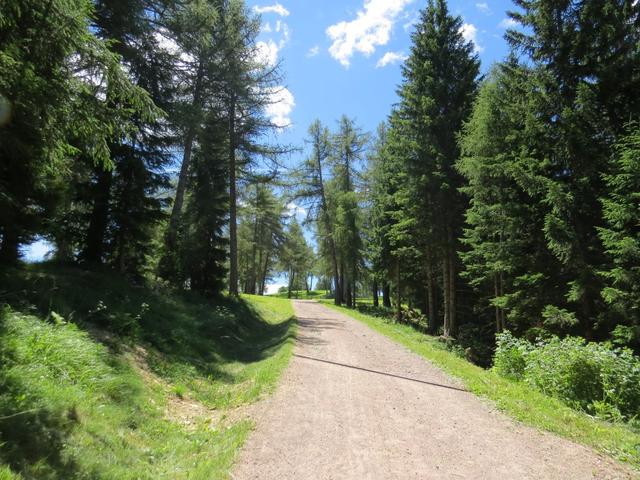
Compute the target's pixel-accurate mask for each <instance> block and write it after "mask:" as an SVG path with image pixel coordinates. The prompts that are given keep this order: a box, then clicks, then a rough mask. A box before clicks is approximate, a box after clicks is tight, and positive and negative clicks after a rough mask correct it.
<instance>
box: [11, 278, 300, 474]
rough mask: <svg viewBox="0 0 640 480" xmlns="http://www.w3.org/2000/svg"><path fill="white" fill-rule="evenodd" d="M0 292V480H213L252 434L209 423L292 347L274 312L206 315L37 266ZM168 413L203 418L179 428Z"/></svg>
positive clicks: (201, 305)
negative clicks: (188, 410) (182, 405)
mask: <svg viewBox="0 0 640 480" xmlns="http://www.w3.org/2000/svg"><path fill="white" fill-rule="evenodd" d="M79 279H83V280H84V282H80V281H78V280H79ZM2 280H3V281H2V288H1V289H0V301H2V300H4V301H5V302H10V303H11V304H12V307H11V308H9V307H4V309H3V310H2V318H1V320H0V479H1V480H5V479H7V480H8V479H12V480H13V479H17V478H24V479H27V478H29V479H30V478H37V479H45V480H46V479H71V478H91V479H159V478H167V479H187V478H188V479H196V480H197V479H217V478H226V476H227V475H228V471H229V469H230V468H231V465H232V464H233V460H234V458H235V455H236V453H237V451H238V449H239V448H240V446H241V445H242V444H243V442H244V440H245V439H246V437H247V435H248V434H249V432H250V431H251V429H252V423H251V422H250V421H248V420H239V421H235V420H234V421H231V420H226V419H225V420H224V421H220V419H224V418H225V416H226V412H227V411H228V410H229V409H231V408H235V407H238V406H241V405H244V404H247V403H251V402H254V401H256V400H257V399H258V398H260V397H261V396H263V395H264V394H266V393H268V392H270V391H271V390H273V388H274V387H275V385H276V383H277V380H278V378H279V376H280V374H281V373H282V371H283V369H284V368H285V367H286V365H287V363H288V361H289V359H290V356H291V352H292V348H293V342H294V339H293V337H294V333H295V322H294V320H293V310H292V307H291V303H290V302H289V301H288V300H285V299H279V298H260V297H253V296H246V297H243V298H242V299H240V300H238V301H230V300H226V299H220V300H219V301H215V302H207V301H204V300H203V299H200V298H198V297H196V296H192V295H186V296H185V295H182V294H178V293H172V292H170V291H153V290H149V289H145V288H143V287H132V286H130V285H127V284H126V283H125V282H124V281H123V280H122V279H121V278H118V277H116V276H113V275H106V276H103V275H97V274H95V275H94V274H90V273H87V272H81V271H75V270H72V269H69V270H64V269H63V270H58V269H56V268H49V267H41V268H40V267H32V268H30V269H29V270H28V271H26V272H21V271H15V272H11V277H10V278H7V277H5V278H3V279H2ZM16 293H17V294H16ZM14 294H15V296H14ZM98 302H101V303H102V305H103V306H104V307H101V308H102V312H101V316H100V317H98V316H97V315H96V314H95V313H91V312H94V311H95V308H94V307H93V306H94V305H96V304H98ZM142 304H146V305H147V307H144V308H142V312H143V314H142V315H140V312H141V309H140V305H142ZM47 311H49V314H47V313H46V312H47ZM52 312H55V315H54V314H52ZM132 319H133V320H134V321H135V328H133V329H131V330H130V333H129V334H126V335H124V334H123V335H120V336H118V335H113V334H112V333H110V330H109V327H110V326H111V325H112V324H115V325H122V324H129V323H130V322H131V320H132ZM96 325H99V328H96ZM128 328H129V327H128ZM141 352H142V353H141ZM145 372H146V373H145ZM172 402H173V403H174V404H175V403H176V402H188V403H189V404H193V403H196V404H197V405H200V407H199V410H197V412H196V413H198V412H202V413H203V415H199V414H198V415H195V417H194V418H191V419H190V422H189V424H188V425H187V424H184V422H181V421H180V420H179V419H174V418H172V417H171V415H169V414H168V411H169V410H168V408H167V407H168V406H169V404H171V403H172ZM239 418H242V417H239Z"/></svg>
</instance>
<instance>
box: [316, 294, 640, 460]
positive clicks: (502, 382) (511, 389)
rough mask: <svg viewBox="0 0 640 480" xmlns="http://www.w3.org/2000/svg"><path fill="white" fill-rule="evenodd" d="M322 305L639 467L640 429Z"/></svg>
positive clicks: (532, 420)
mask: <svg viewBox="0 0 640 480" xmlns="http://www.w3.org/2000/svg"><path fill="white" fill-rule="evenodd" d="M322 303H323V304H324V305H326V306H328V307H330V308H333V309H335V310H338V311H340V312H343V313H345V314H347V315H349V316H351V317H353V318H355V319H357V320H359V321H361V322H363V323H365V324H366V325H368V326H369V327H371V328H373V329H374V330H376V331H378V332H380V333H382V334H383V335H386V336H387V337H389V338H391V339H393V340H395V341H396V342H398V343H400V344H402V345H404V346H406V347H407V348H409V349H410V350H411V351H413V352H415V353H417V354H418V355H420V356H422V357H424V358H426V359H427V360H429V361H431V362H432V363H433V364H435V365H436V366H438V367H440V368H441V369H442V370H443V371H444V372H446V373H448V374H450V375H451V376H453V377H456V378H458V379H460V380H461V381H462V382H463V383H464V385H465V386H466V388H468V389H469V390H470V391H472V392H473V393H475V394H476V395H479V396H481V397H484V398H488V399H490V400H491V401H493V402H494V403H495V405H496V406H497V408H499V409H500V410H502V411H503V412H505V413H507V414H508V415H510V416H511V417H513V418H515V419H517V420H519V421H521V422H523V423H525V424H527V425H531V426H533V427H536V428H539V429H542V430H546V431H549V432H553V433H556V434H558V435H560V436H563V437H565V438H568V439H570V440H573V441H575V442H578V443H582V444H584V445H588V446H591V447H593V448H595V449H596V450H598V451H600V452H602V453H605V454H607V455H610V456H612V457H614V458H616V459H618V460H621V461H623V462H627V463H629V464H630V465H632V466H633V467H634V468H636V469H640V432H638V431H635V430H634V429H632V428H631V427H630V426H628V425H625V424H622V423H621V424H613V423H609V422H605V421H602V420H599V419H596V418H593V417H591V416H589V415H587V414H586V413H583V412H579V411H576V410H572V409H571V408H569V407H567V406H566V405H565V404H563V403H562V402H561V401H560V400H557V399H555V398H551V397H548V396H546V395H544V394H542V393H540V392H538V391H536V390H533V389H532V388H530V387H528V386H527V385H526V384H524V383H519V382H515V381H511V380H508V379H506V378H503V377H501V376H499V375H498V374H497V373H495V372H493V371H491V370H484V369H482V368H480V367H478V366H476V365H473V364H472V363H470V362H468V361H466V360H465V359H463V358H460V357H459V356H457V355H455V354H454V353H452V352H450V351H449V350H447V349H446V348H445V346H444V345H443V344H442V342H439V341H438V340H437V339H436V338H435V337H431V336H428V335H425V334H423V333H420V332H418V331H416V330H415V329H413V328H412V327H411V326H408V325H401V324H397V323H393V322H392V321H390V320H384V319H382V318H378V317H372V316H369V315H364V314H362V313H360V312H358V311H355V310H351V309H348V308H344V307H336V306H335V305H333V304H332V303H331V300H326V301H322Z"/></svg>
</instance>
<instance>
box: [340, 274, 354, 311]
mask: <svg viewBox="0 0 640 480" xmlns="http://www.w3.org/2000/svg"><path fill="white" fill-rule="evenodd" d="M340 280H341V281H342V283H343V285H344V288H345V291H344V300H345V303H346V304H347V307H351V306H352V305H353V303H352V300H351V293H352V292H351V282H349V281H347V282H345V278H344V276H343V277H342V278H341V279H340Z"/></svg>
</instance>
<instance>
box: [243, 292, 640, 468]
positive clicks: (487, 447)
mask: <svg viewBox="0 0 640 480" xmlns="http://www.w3.org/2000/svg"><path fill="white" fill-rule="evenodd" d="M294 308H295V312H296V316H297V318H298V320H299V330H298V340H297V344H296V349H295V356H294V358H293V359H292V361H291V364H290V366H289V368H288V369H287V371H286V372H285V374H284V375H283V378H282V380H281V383H280V385H279V387H278V390H277V391H276V392H275V393H274V394H273V395H272V396H271V397H269V398H268V399H266V400H264V401H263V402H261V403H259V404H257V408H256V409H254V414H253V416H254V418H255V420H256V422H257V426H256V430H255V431H254V432H253V433H252V435H251V436H250V438H249V439H248V441H247V443H246V445H245V446H244V448H243V450H242V452H241V453H240V455H239V457H238V459H237V463H236V466H235V468H234V470H233V473H232V478H234V479H236V480H240V479H260V480H268V479H279V480H282V479H296V480H305V479H314V480H324V479H357V480H360V479H376V480H377V479H380V480H387V479H456V478H468V479H562V480H568V479H592V478H597V479H628V478H637V477H636V476H635V474H634V473H632V472H631V470H629V469H627V468H626V467H624V466H622V465H619V464H617V463H615V462H614V461H612V460H610V459H608V458H606V457H604V456H602V455H600V454H598V453H596V452H594V451H593V450H590V449H588V448H585V447H583V446H580V445H576V444H574V443H572V442H570V441H567V440H564V439H561V438H559V437H556V436H554V435H552V434H547V433H542V432H539V431H537V430H535V429H532V428H529V427H525V426H523V425H520V424H518V423H517V422H514V421H513V420H511V419H509V418H507V417H506V416H505V415H503V414H501V413H500V412H497V411H496V410H495V409H494V408H493V407H491V406H490V405H489V404H488V402H484V401H482V400H480V399H479V398H477V397H475V396H474V395H472V394H471V393H468V392H466V391H464V390H463V389H462V387H461V385H460V384H458V383H456V381H455V380H453V379H451V378H450V377H448V376H446V375H445V374H444V373H442V372H441V371H440V370H438V369H437V368H436V367H434V366H433V365H431V364H430V363H429V362H427V361H425V360H424V359H423V358H421V357H419V356H417V355H415V354H413V353H411V352H410V351H408V350H407V349H406V348H405V347H403V346H401V345H399V344H397V343H395V342H393V341H392V340H389V339H388V338H386V337H384V336H383V335H381V334H379V333H377V332H374V331H373V330H371V329H370V328H368V327H367V326H366V325H364V324H362V323H360V322H358V321H357V320H354V319H351V318H350V317H348V316H346V315H344V314H341V313H339V312H336V311H334V310H331V309H329V308H327V307H325V306H323V305H320V304H318V303H315V302H311V301H295V302H294Z"/></svg>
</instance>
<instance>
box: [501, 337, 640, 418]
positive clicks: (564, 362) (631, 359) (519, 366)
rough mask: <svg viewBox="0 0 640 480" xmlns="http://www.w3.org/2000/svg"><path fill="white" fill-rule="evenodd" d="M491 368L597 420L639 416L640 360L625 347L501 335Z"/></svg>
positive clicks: (578, 339) (572, 340)
mask: <svg viewBox="0 0 640 480" xmlns="http://www.w3.org/2000/svg"><path fill="white" fill-rule="evenodd" d="M493 368H494V369H495V370H496V371H497V372H498V373H499V374H500V375H503V376H506V377H510V378H513V379H517V380H523V381H525V382H526V383H528V384H529V385H531V386H532V387H534V388H536V389H538V390H540V391H542V392H544V393H546V394H548V395H551V396H554V397H557V398H559V399H561V400H563V401H564V402H566V403H567V404H568V405H570V406H571V407H573V408H577V409H581V410H585V411H587V412H589V413H591V414H594V415H598V416H600V417H605V418H607V419H614V420H616V419H625V420H632V419H634V418H635V417H636V416H637V415H638V413H639V412H640V359H638V357H636V356H634V355H633V354H632V353H631V351H630V350H627V349H618V348H612V347H611V346H610V345H608V344H603V343H586V342H585V340H584V339H582V338H577V337H567V338H564V339H559V338H558V337H552V338H551V339H549V340H543V341H539V342H538V343H535V344H534V343H530V342H528V341H526V340H520V339H517V338H515V337H513V336H512V335H511V334H510V333H504V334H501V335H499V336H498V346H497V349H496V354H495V357H494V367H493Z"/></svg>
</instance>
